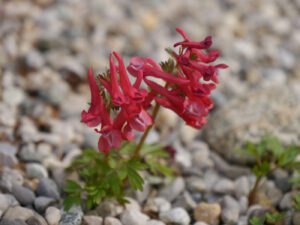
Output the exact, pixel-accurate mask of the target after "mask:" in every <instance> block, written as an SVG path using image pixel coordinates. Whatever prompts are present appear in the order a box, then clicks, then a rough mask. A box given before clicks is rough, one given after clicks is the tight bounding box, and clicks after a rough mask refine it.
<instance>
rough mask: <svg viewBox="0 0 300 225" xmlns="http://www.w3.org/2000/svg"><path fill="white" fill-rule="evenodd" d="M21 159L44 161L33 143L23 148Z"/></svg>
mask: <svg viewBox="0 0 300 225" xmlns="http://www.w3.org/2000/svg"><path fill="white" fill-rule="evenodd" d="M20 158H21V159H22V160H24V161H36V162H41V161H42V156H41V155H40V154H39V153H38V152H36V149H35V145H34V144H33V143H29V144H27V145H24V146H22V147H21V150H20Z"/></svg>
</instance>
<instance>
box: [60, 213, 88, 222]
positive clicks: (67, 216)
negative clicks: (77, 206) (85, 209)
mask: <svg viewBox="0 0 300 225" xmlns="http://www.w3.org/2000/svg"><path fill="white" fill-rule="evenodd" d="M81 223H82V214H81V213H73V212H68V213H63V214H62V216H61V219H60V221H59V225H71V224H72V225H81Z"/></svg>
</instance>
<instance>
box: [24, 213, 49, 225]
mask: <svg viewBox="0 0 300 225" xmlns="http://www.w3.org/2000/svg"><path fill="white" fill-rule="evenodd" d="M26 223H27V224H28V225H48V224H47V222H46V221H45V219H44V218H43V217H41V216H37V215H35V216H32V217H30V218H29V219H28V220H26Z"/></svg>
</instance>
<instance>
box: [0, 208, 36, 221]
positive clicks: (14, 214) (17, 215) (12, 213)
mask: <svg viewBox="0 0 300 225" xmlns="http://www.w3.org/2000/svg"><path fill="white" fill-rule="evenodd" d="M32 216H34V213H33V211H32V210H30V209H27V208H24V207H21V206H15V207H13V208H9V209H8V210H7V211H6V212H5V214H4V216H3V218H4V219H8V220H16V219H20V220H22V221H26V220H27V219H29V218H30V217H32Z"/></svg>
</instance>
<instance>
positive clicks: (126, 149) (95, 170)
mask: <svg viewBox="0 0 300 225" xmlns="http://www.w3.org/2000/svg"><path fill="white" fill-rule="evenodd" d="M135 149H136V144H134V143H132V142H128V141H124V142H123V143H122V146H121V148H120V149H112V150H111V151H110V152H109V153H108V154H107V155H105V154H104V153H102V152H97V151H95V150H92V149H86V150H84V151H83V152H82V154H81V155H80V156H79V157H78V158H77V159H76V160H74V161H73V163H72V165H71V166H70V168H68V170H75V171H77V172H78V174H79V176H80V178H81V180H82V182H80V183H77V182H75V181H72V180H67V185H66V186H65V187H64V191H65V192H67V193H68V196H67V197H66V198H65V200H64V207H65V210H66V211H68V210H69V209H70V208H71V207H72V205H73V204H76V205H79V204H80V202H81V200H82V199H83V200H85V202H86V206H87V208H88V209H91V208H92V207H93V206H94V205H97V204H99V203H100V202H101V200H102V199H103V198H116V200H117V201H118V202H119V203H120V204H124V203H126V202H128V201H127V200H126V198H125V190H127V189H130V188H132V189H133V190H140V191H142V190H143V184H144V180H143V178H142V177H141V175H140V174H139V171H142V170H145V169H149V170H150V171H151V172H152V173H153V174H162V175H165V176H171V175H172V170H171V169H170V168H169V167H167V166H165V165H163V164H162V163H161V162H160V160H161V159H162V158H166V157H169V153H168V152H166V151H164V150H163V148H162V146H160V145H146V144H145V145H144V146H143V148H142V151H141V157H133V152H134V150H135Z"/></svg>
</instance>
